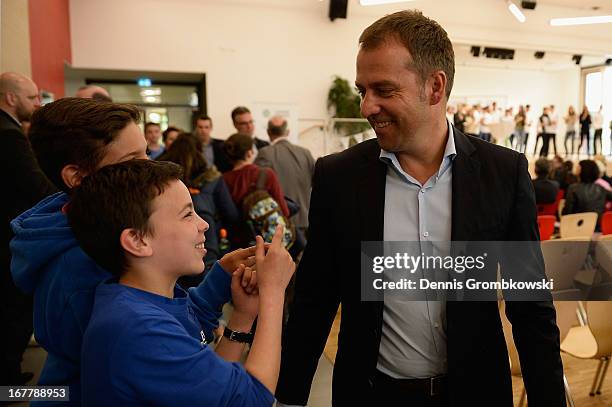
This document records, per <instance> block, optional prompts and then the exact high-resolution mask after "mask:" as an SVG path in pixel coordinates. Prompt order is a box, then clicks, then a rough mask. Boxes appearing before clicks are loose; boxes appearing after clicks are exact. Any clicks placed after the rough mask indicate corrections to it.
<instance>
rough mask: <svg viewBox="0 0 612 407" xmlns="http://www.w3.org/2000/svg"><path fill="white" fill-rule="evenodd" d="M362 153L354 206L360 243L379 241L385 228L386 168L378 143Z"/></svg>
mask: <svg viewBox="0 0 612 407" xmlns="http://www.w3.org/2000/svg"><path fill="white" fill-rule="evenodd" d="M372 147H373V148H370V149H367V151H365V152H364V157H363V161H362V163H363V164H362V166H361V167H360V168H359V171H358V174H357V177H358V180H359V181H358V183H357V191H356V192H357V196H356V197H355V199H356V204H357V205H358V206H359V212H358V215H359V222H360V223H362V228H361V238H360V240H361V241H381V240H383V232H384V226H385V185H386V176H387V166H386V165H385V163H383V162H382V161H380V159H379V154H380V148H379V147H378V143H377V142H374V143H372Z"/></svg>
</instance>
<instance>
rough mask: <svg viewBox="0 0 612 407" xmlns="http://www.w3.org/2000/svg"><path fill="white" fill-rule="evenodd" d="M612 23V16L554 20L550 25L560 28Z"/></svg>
mask: <svg viewBox="0 0 612 407" xmlns="http://www.w3.org/2000/svg"><path fill="white" fill-rule="evenodd" d="M605 23H612V16H591V17H572V18H553V19H552V20H550V25H552V26H555V27H558V26H564V25H584V24H605Z"/></svg>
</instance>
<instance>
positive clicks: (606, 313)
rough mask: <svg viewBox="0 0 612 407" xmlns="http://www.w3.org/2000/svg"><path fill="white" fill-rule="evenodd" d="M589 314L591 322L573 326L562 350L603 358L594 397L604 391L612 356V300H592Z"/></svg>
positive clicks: (579, 355)
mask: <svg viewBox="0 0 612 407" xmlns="http://www.w3.org/2000/svg"><path fill="white" fill-rule="evenodd" d="M586 313H587V320H588V324H587V325H585V326H579V327H573V328H571V329H570V330H569V332H568V334H567V336H566V337H565V340H563V341H562V343H561V350H562V351H563V352H565V353H567V354H569V355H571V356H574V357H576V358H580V359H597V360H599V365H598V366H597V372H596V373H595V378H594V379H593V385H592V386H591V391H590V392H589V395H590V396H595V395H596V394H601V386H602V385H603V381H604V378H605V376H606V373H607V370H608V367H609V366H610V358H611V357H612V318H610V315H611V314H612V302H611V301H589V302H587V304H586Z"/></svg>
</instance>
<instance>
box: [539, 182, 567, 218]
mask: <svg viewBox="0 0 612 407" xmlns="http://www.w3.org/2000/svg"><path fill="white" fill-rule="evenodd" d="M563 196H565V192H564V191H563V190H562V189H560V190H559V192H557V197H556V198H555V202H553V203H549V204H538V216H543V215H553V216H557V209H558V208H559V202H561V199H563Z"/></svg>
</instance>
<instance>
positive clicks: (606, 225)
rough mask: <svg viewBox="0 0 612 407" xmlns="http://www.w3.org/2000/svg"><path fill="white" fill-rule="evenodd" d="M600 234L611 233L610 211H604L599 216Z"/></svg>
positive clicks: (611, 216) (611, 219)
mask: <svg viewBox="0 0 612 407" xmlns="http://www.w3.org/2000/svg"><path fill="white" fill-rule="evenodd" d="M601 234H602V235H609V234H612V212H604V214H603V215H602V216H601Z"/></svg>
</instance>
